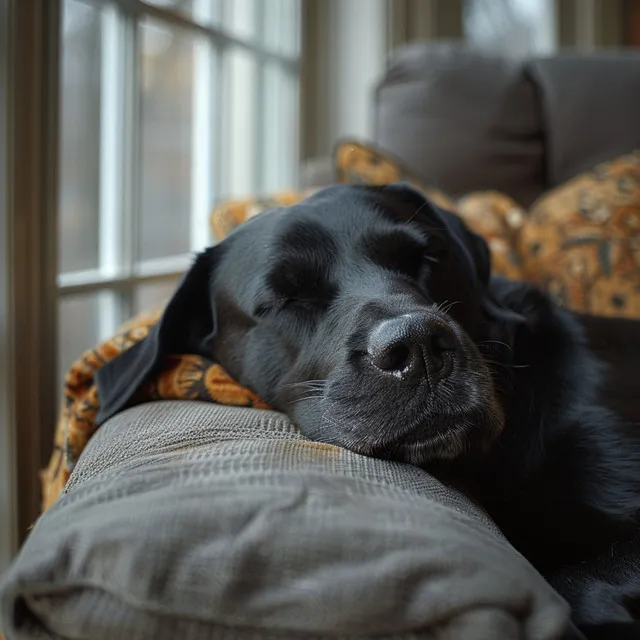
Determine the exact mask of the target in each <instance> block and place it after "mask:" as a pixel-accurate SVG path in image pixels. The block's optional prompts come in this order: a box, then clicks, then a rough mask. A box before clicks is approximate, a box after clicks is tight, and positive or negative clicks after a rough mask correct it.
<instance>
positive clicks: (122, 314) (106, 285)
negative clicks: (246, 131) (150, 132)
mask: <svg viewBox="0 0 640 640" xmlns="http://www.w3.org/2000/svg"><path fill="white" fill-rule="evenodd" d="M80 1H81V2H82V3H83V4H87V5H90V6H94V7H96V8H100V9H101V10H102V11H103V18H102V21H103V26H102V33H103V36H106V37H111V38H119V39H120V41H121V42H123V49H124V50H123V52H122V55H121V56H120V58H119V59H118V60H117V61H113V60H110V59H109V60H103V68H102V72H103V74H104V76H103V80H102V82H103V84H102V88H103V91H102V92H101V93H102V96H103V98H102V99H101V121H102V123H103V125H104V124H107V125H108V127H110V128H112V129H116V130H117V129H118V128H119V126H124V127H126V128H127V133H126V134H125V135H124V136H122V137H123V138H124V139H126V140H128V141H129V142H128V144H129V148H122V149H115V148H113V146H114V142H113V141H114V140H115V139H116V138H117V137H118V136H114V135H113V134H114V133H117V131H113V130H111V131H107V128H106V127H105V126H101V142H100V148H101V153H102V157H101V163H100V174H101V176H100V183H101V189H100V192H101V202H100V209H101V211H100V214H99V219H100V227H99V228H100V231H99V234H100V260H99V262H100V264H99V267H98V268H96V269H89V270H84V271H75V272H70V273H61V274H58V278H57V288H58V295H59V296H60V297H61V298H62V297H66V296H74V295H78V294H87V293H94V292H101V291H110V292H112V293H113V294H114V296H115V297H116V299H117V300H118V303H117V304H116V305H115V308H114V307H113V305H111V304H108V303H107V304H106V305H104V307H102V308H101V310H100V314H99V315H100V317H101V318H104V319H105V322H104V328H103V329H101V330H100V332H99V333H100V335H106V334H108V333H109V332H110V331H113V330H114V329H115V327H116V326H117V325H118V324H119V322H121V321H124V320H125V319H126V318H127V317H129V316H130V315H131V314H132V312H133V306H134V305H133V298H134V292H135V287H136V285H139V284H144V283H153V282H171V281H173V280H175V279H176V278H178V277H179V276H180V275H181V274H182V273H183V272H184V271H185V269H187V268H188V266H189V265H190V263H191V261H192V255H193V253H194V252H196V251H198V250H201V249H202V248H204V246H205V245H206V244H208V242H203V240H202V239H203V238H208V230H209V225H208V218H209V213H210V208H211V203H212V202H213V201H214V200H217V199H220V197H224V196H225V195H226V194H224V193H223V192H222V191H221V189H220V186H221V185H222V184H224V183H225V182H226V181H227V176H225V172H224V163H222V162H220V161H219V155H220V153H221V152H219V153H218V154H216V152H215V150H214V146H215V144H216V141H220V140H223V139H224V129H225V127H224V122H223V116H224V108H223V104H222V101H223V97H224V93H225V90H224V88H222V90H220V91H217V92H216V96H213V95H205V96H202V95H201V96H200V97H199V99H198V98H196V100H195V101H194V102H195V103H196V107H197V108H198V112H197V113H196V114H195V122H194V124H193V130H194V131H197V132H198V135H196V136H194V140H193V142H194V144H193V147H192V154H193V155H195V154H198V155H199V157H200V158H201V159H202V158H204V161H203V162H200V163H198V162H197V160H196V158H194V157H192V167H193V168H194V169H195V168H196V167H202V166H205V167H206V166H208V167H209V171H208V172H207V171H203V172H201V173H197V172H195V171H194V173H197V175H194V176H193V177H192V190H191V203H192V211H191V212H190V216H189V220H190V246H189V252H187V253H183V254H179V255H173V256H168V257H166V258H156V259H151V260H145V261H144V262H142V261H139V260H138V255H137V249H138V239H139V224H140V220H139V219H135V216H136V214H135V213H134V212H137V214H138V216H139V215H140V206H139V205H140V201H139V199H140V193H139V191H140V184H141V180H140V170H139V167H140V162H139V159H140V152H141V151H140V148H139V146H140V145H139V143H140V135H139V131H140V128H139V122H140V120H139V119H140V115H139V114H140V106H141V105H140V93H139V91H138V89H137V87H138V81H139V72H140V69H139V59H138V56H139V51H140V42H139V40H140V24H141V22H142V21H143V20H144V19H145V18H146V19H151V20H154V21H161V22H162V23H164V24H166V25H167V26H170V27H173V28H177V29H180V30H181V31H182V30H183V31H184V32H188V33H190V34H193V35H195V36H200V37H201V38H202V40H201V42H205V43H206V51H194V54H195V55H196V57H197V59H196V60H194V63H195V65H196V66H198V67H200V68H201V73H202V74H203V75H204V76H208V83H207V85H208V86H207V88H208V93H209V94H211V93H212V92H211V88H212V87H214V86H216V84H217V86H218V87H223V85H224V83H225V82H226V81H227V79H226V78H225V69H224V52H225V51H226V50H227V49H228V48H230V47H234V48H239V49H242V50H246V51H248V52H250V54H251V55H252V56H253V57H254V59H255V61H256V64H257V76H258V86H257V92H258V96H259V99H260V98H261V97H262V96H263V95H265V86H264V76H265V73H266V68H267V65H268V64H269V63H276V64H277V65H278V66H279V67H280V68H281V69H282V70H283V71H284V72H285V73H288V74H289V75H290V76H293V77H295V78H296V79H297V81H298V83H299V82H300V71H301V51H300V49H301V46H300V43H299V44H298V53H297V55H287V54H284V53H282V52H275V51H272V50H271V49H269V48H268V46H266V45H265V44H264V43H262V42H260V38H259V36H257V35H255V36H253V38H252V39H251V38H242V37H237V36H234V35H232V34H230V33H227V32H226V31H225V30H223V28H222V27H220V26H217V25H215V24H203V23H200V22H198V21H197V20H196V19H195V18H193V19H192V18H190V17H186V16H184V15H183V14H181V13H179V12H178V11H176V10H173V9H171V8H164V7H157V6H154V5H151V4H146V3H145V2H143V0H108V1H107V0H80ZM197 1H198V0H196V3H197ZM200 1H202V0H200ZM204 1H205V2H210V0H204ZM60 4H61V3H60ZM218 4H219V9H220V11H222V2H221V1H220V2H219V3H218ZM105 7H112V9H107V8H105ZM264 7H265V5H264V3H263V2H261V1H259V2H258V3H257V14H258V15H257V16H256V19H257V20H258V21H262V20H263V19H264ZM301 10H302V9H301ZM300 22H301V19H299V23H300ZM105 23H108V24H105ZM300 36H301V27H300V24H299V25H298V34H297V37H298V41H300ZM197 44H198V43H197V42H196V45H197ZM106 46H108V45H106ZM103 47H105V45H104V44H103ZM194 49H195V47H194ZM107 57H108V56H103V59H105V58H107ZM205 61H206V62H205ZM114 81H121V82H122V83H123V84H124V86H121V87H120V91H121V93H120V94H119V95H113V94H114V87H113V86H110V82H111V83H113V82H114ZM194 87H195V83H194ZM200 90H201V89H200ZM116 91H117V90H116ZM104 96H106V98H105V97H104ZM118 103H119V104H120V111H118V109H119V107H118V106H117V105H118ZM122 109H124V111H122ZM116 122H117V123H118V124H115V123H116ZM251 127H252V128H253V131H254V136H255V145H256V148H257V153H256V166H255V167H254V175H255V181H254V184H253V185H252V192H253V193H255V194H256V195H258V194H262V193H264V192H265V191H266V188H265V184H264V182H262V177H263V175H264V171H263V166H262V163H263V162H264V148H263V144H264V139H263V138H264V136H263V135H262V130H263V128H264V125H263V123H262V122H261V113H260V110H259V109H257V110H256V118H255V122H253V123H252V124H251ZM203 128H204V129H205V130H206V131H207V133H208V134H209V135H206V134H205V135H202V129H203ZM203 140H208V141H209V143H208V144H206V143H204V142H203ZM223 144H224V143H223ZM297 146H298V149H297V154H296V155H297V160H299V158H300V149H299V146H300V143H299V140H298V144H297ZM117 165H119V166H124V167H125V169H124V175H125V179H124V181H118V180H117V175H116V171H115V170H113V167H114V166H117ZM294 169H297V167H294ZM110 170H111V173H112V175H111V176H108V175H107V176H105V173H108V172H109V171H110ZM292 186H293V185H292ZM212 193H213V194H216V195H217V198H212V197H211V194H212ZM105 210H107V211H109V212H110V215H105V214H104V211H105ZM113 221H117V223H115V224H114V223H113Z"/></svg>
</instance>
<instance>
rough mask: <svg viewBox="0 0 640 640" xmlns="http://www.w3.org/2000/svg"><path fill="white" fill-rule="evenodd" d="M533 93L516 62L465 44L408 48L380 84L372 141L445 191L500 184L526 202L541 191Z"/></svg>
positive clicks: (539, 128)
mask: <svg viewBox="0 0 640 640" xmlns="http://www.w3.org/2000/svg"><path fill="white" fill-rule="evenodd" d="M535 90H536V88H535V85H534V83H533V82H532V81H531V80H530V78H529V77H528V76H527V75H526V74H525V73H524V70H523V67H522V62H521V61H519V60H514V59H508V58H505V57H502V56H500V55H499V54H493V53H488V52H483V51H478V50H476V49H473V48H469V47H467V46H465V45H463V44H455V43H447V42H444V43H430V44H428V45H425V44H414V45H410V46H409V47H406V48H404V49H402V50H400V51H398V53H397V54H396V56H395V58H394V60H393V62H392V63H391V65H390V67H389V69H388V71H387V72H386V74H385V75H384V77H383V78H382V80H381V82H380V83H379V85H378V87H377V91H376V99H375V125H374V128H375V131H374V139H375V142H376V144H377V145H379V146H380V147H382V148H383V149H385V150H387V151H389V152H391V153H393V154H394V155H395V156H396V157H398V158H401V159H402V160H403V161H404V162H405V163H406V164H407V166H408V168H410V169H411V170H412V171H414V172H415V173H416V175H417V176H418V177H420V178H421V180H422V181H423V182H424V184H426V185H429V186H436V187H439V188H440V189H442V190H443V191H444V192H445V193H447V194H448V195H451V196H461V195H464V194H466V193H469V192H471V191H476V190H482V189H497V190H499V191H502V192H503V193H506V194H508V195H510V196H511V197H512V198H514V199H515V200H516V201H517V202H519V203H520V204H521V205H523V206H528V205H529V204H531V202H533V200H535V198H537V197H538V196H539V195H540V194H541V193H542V192H543V191H544V189H545V175H544V136H543V130H544V125H543V118H542V112H541V108H540V104H539V102H538V101H537V100H536V97H535Z"/></svg>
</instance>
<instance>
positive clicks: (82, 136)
mask: <svg viewBox="0 0 640 640" xmlns="http://www.w3.org/2000/svg"><path fill="white" fill-rule="evenodd" d="M62 29H63V32H62V52H61V55H62V61H61V67H62V68H61V90H60V100H61V108H60V200H59V208H60V211H59V225H60V226H59V232H58V254H59V256H60V259H59V267H58V268H59V271H61V272H68V271H81V270H85V269H91V268H95V267H97V266H98V264H99V237H98V228H99V205H100V70H101V62H102V61H101V40H102V39H101V13H100V11H99V10H98V9H96V8H94V7H92V6H90V5H87V4H82V3H80V2H76V1H75V0H65V2H64V4H63V22H62Z"/></svg>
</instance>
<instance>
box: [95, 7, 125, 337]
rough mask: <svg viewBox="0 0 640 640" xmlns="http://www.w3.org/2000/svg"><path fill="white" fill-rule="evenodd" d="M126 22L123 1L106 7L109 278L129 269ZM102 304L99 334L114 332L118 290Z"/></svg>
mask: <svg viewBox="0 0 640 640" xmlns="http://www.w3.org/2000/svg"><path fill="white" fill-rule="evenodd" d="M123 27H124V23H123V19H122V16H121V15H120V13H119V11H118V9H117V7H116V6H111V5H109V6H107V7H105V8H104V9H103V11H102V55H101V59H102V67H101V84H100V96H101V104H100V215H99V252H100V256H99V272H100V275H101V276H102V277H103V278H113V277H116V276H118V275H123V273H124V272H125V268H124V264H123V258H124V256H123V248H124V247H123V243H122V238H123V237H124V236H125V235H126V232H125V229H124V219H123V214H124V211H123V202H124V198H123V187H124V177H123V175H122V166H123V153H124V140H123V136H122V131H123V127H124V109H123V106H124V104H123V102H124V100H123V93H124V91H123V46H122V45H123V40H124V38H123V36H124V33H123ZM97 304H98V313H97V319H98V323H99V326H98V328H97V335H98V336H99V337H100V338H101V339H103V338H106V337H107V336H109V335H111V334H113V332H114V331H115V329H116V327H117V325H118V324H119V323H120V322H121V320H122V316H123V310H122V309H121V305H120V296H119V295H117V294H116V293H113V292H108V293H107V292H105V293H104V294H103V295H99V296H97Z"/></svg>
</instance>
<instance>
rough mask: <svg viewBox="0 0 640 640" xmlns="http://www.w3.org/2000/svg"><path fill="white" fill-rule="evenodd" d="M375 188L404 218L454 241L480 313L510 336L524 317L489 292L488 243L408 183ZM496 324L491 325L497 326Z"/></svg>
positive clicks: (489, 262) (454, 215)
mask: <svg viewBox="0 0 640 640" xmlns="http://www.w3.org/2000/svg"><path fill="white" fill-rule="evenodd" d="M378 189H379V192H380V193H381V194H384V197H385V198H386V199H388V202H389V204H390V205H391V206H392V207H393V208H394V210H395V211H396V213H398V214H399V215H400V216H401V217H402V218H403V219H404V220H406V221H407V222H408V221H411V220H415V221H416V222H418V223H423V224H425V225H426V226H428V227H430V228H432V229H434V230H441V231H444V233H445V234H446V235H447V236H448V238H449V239H450V240H451V241H452V242H454V243H455V245H456V252H455V253H456V255H457V256H458V258H459V259H461V260H462V262H463V265H462V266H463V267H464V268H465V270H466V271H467V273H468V275H469V276H470V277H471V278H473V279H475V281H476V285H477V286H478V288H479V290H480V291H481V292H482V302H481V304H482V309H483V312H484V313H485V315H486V316H487V317H488V318H489V319H490V320H492V321H494V322H497V323H498V325H499V324H502V325H503V326H502V329H503V332H504V333H505V334H509V335H511V334H512V333H513V331H514V328H515V326H517V325H518V324H521V323H523V322H524V321H525V319H524V316H522V315H520V314H518V313H517V312H515V311H513V310H512V309H510V308H508V307H507V306H505V305H503V304H501V303H500V301H499V300H498V299H497V298H496V297H495V296H494V295H493V294H492V291H491V287H490V286H489V285H490V281H491V253H490V251H489V246H488V245H487V243H486V241H485V239H484V238H482V237H481V236H479V235H478V234H477V233H474V232H473V231H471V229H469V227H467V225H466V224H465V223H464V221H463V220H462V218H460V217H459V216H457V215H456V214H454V213H451V212H450V211H447V210H445V209H442V208H441V207H439V206H437V205H436V204H434V203H433V202H431V201H430V200H428V199H427V198H426V197H425V196H424V195H423V194H422V193H421V192H420V191H418V190H417V189H415V188H413V187H412V186H410V185H409V184H407V183H404V182H398V183H395V184H392V185H388V186H385V187H378ZM498 325H496V326H495V327H494V328H495V329H498Z"/></svg>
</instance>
